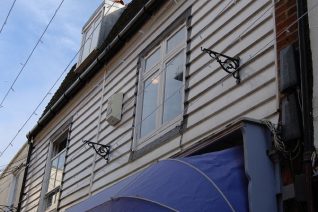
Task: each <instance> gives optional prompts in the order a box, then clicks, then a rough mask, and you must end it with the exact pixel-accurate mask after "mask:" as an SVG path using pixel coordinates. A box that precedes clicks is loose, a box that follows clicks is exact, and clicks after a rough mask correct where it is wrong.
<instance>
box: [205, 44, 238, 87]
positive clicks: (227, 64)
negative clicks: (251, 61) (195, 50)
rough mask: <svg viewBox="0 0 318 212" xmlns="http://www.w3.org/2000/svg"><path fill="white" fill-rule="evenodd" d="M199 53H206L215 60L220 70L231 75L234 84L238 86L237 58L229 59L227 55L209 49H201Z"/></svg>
mask: <svg viewBox="0 0 318 212" xmlns="http://www.w3.org/2000/svg"><path fill="white" fill-rule="evenodd" d="M201 51H203V52H204V53H207V54H208V55H209V56H210V57H211V58H212V59H213V60H216V61H217V62H218V63H219V64H220V66H221V68H222V69H223V70H224V71H225V72H227V73H228V74H231V75H232V76H233V77H234V78H235V79H236V83H237V84H239V83H240V82H241V78H240V72H239V70H240V58H239V57H229V56H227V55H224V54H221V53H218V52H215V51H212V50H210V49H205V48H202V47H201Z"/></svg>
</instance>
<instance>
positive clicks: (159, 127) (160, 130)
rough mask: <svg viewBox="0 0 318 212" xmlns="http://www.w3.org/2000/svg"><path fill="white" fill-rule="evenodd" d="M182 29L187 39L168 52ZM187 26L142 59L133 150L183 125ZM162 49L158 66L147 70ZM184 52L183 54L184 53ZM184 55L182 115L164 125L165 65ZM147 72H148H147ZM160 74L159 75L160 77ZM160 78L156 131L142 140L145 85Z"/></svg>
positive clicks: (166, 38)
mask: <svg viewBox="0 0 318 212" xmlns="http://www.w3.org/2000/svg"><path fill="white" fill-rule="evenodd" d="M182 28H185V36H184V37H185V39H184V40H183V41H180V44H179V45H177V46H176V47H175V48H174V49H173V50H171V51H170V52H168V53H167V52H166V50H167V41H168V40H169V39H170V38H171V37H173V36H174V35H175V34H176V33H177V32H179V31H180V30H181V29H182ZM186 41H187V26H186V24H185V23H183V24H182V25H179V26H178V28H175V29H174V31H172V32H171V33H170V34H169V36H167V37H165V38H164V39H163V40H161V41H160V43H159V44H158V45H156V46H154V47H153V48H152V49H151V50H150V51H148V53H147V54H146V55H145V56H143V57H142V58H141V67H140V71H139V83H138V95H137V109H136V119H135V131H134V145H133V149H134V150H138V149H141V148H142V147H144V146H145V145H147V144H149V143H151V142H152V141H154V140H155V139H157V138H159V137H160V136H162V135H163V134H165V133H167V132H169V131H170V130H172V129H173V128H175V127H176V126H178V125H180V124H181V121H182V118H183V111H184V105H183V102H184V87H185V71H186V47H187V42H186ZM158 48H160V51H161V53H160V55H161V59H160V60H159V62H158V63H157V64H155V65H154V66H153V67H152V68H150V69H149V70H147V71H146V70H145V63H146V60H147V59H148V58H149V56H151V55H152V54H153V53H154V52H155V51H156V50H158ZM182 52H183V53H182ZM180 53H181V54H183V56H184V58H183V67H184V69H183V84H182V89H180V90H181V96H182V97H181V103H180V104H181V105H180V107H181V113H180V114H179V115H178V116H176V117H175V118H173V119H172V120H170V121H168V122H164V123H163V107H164V87H165V86H164V85H165V80H166V79H165V70H164V69H165V64H167V63H168V62H169V61H170V60H171V59H172V58H174V57H175V56H177V55H178V54H180ZM145 71H146V72H145ZM158 73H159V75H158ZM153 75H155V76H160V85H159V88H158V89H159V92H158V97H157V99H158V101H160V102H158V103H157V108H158V109H157V111H156V129H155V130H154V131H152V132H150V133H148V134H147V135H145V136H143V137H142V138H141V136H140V128H141V121H142V106H143V99H144V92H143V90H144V84H145V82H146V81H147V80H148V79H149V78H150V77H151V76H153Z"/></svg>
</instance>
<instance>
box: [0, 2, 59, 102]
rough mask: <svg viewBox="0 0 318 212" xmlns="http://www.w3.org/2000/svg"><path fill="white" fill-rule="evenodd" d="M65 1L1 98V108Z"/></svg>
mask: <svg viewBox="0 0 318 212" xmlns="http://www.w3.org/2000/svg"><path fill="white" fill-rule="evenodd" d="M63 2H64V0H62V1H61V3H60V4H59V6H58V7H57V9H56V10H55V12H54V14H53V16H52V18H51V19H50V21H49V23H48V24H47V25H46V27H45V29H44V31H43V32H42V34H41V36H40V38H39V39H38V40H37V42H36V44H35V46H34V47H33V49H32V51H31V52H30V54H29V56H28V57H27V59H26V61H25V62H24V63H23V65H22V67H21V69H20V71H19V73H18V75H17V76H16V77H15V79H14V80H13V82H12V83H11V85H10V87H9V89H8V91H7V92H6V94H5V95H4V97H3V99H2V100H1V103H0V108H1V107H3V103H4V101H5V100H6V98H7V97H8V96H9V93H10V92H11V91H14V89H13V86H14V85H15V83H16V82H17V80H18V78H19V77H20V75H21V73H22V71H23V70H24V68H25V67H26V65H27V64H28V62H29V60H30V59H31V57H32V55H33V53H34V51H35V50H36V48H37V47H38V45H39V44H40V43H41V42H42V38H43V36H44V35H45V33H46V32H47V30H48V28H49V26H50V25H51V23H52V21H53V19H54V18H55V16H56V14H57V12H58V11H59V10H60V8H61V6H62V4H63Z"/></svg>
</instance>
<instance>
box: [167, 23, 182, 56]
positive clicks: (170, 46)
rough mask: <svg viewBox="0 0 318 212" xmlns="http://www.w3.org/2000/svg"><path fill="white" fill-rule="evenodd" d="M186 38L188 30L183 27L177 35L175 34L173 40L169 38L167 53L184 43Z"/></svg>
mask: <svg viewBox="0 0 318 212" xmlns="http://www.w3.org/2000/svg"><path fill="white" fill-rule="evenodd" d="M185 38H186V28H185V27H183V28H182V29H180V30H179V31H178V32H177V33H176V34H174V35H173V36H172V37H171V38H169V40H168V42H167V52H170V51H171V50H172V49H174V48H175V47H176V46H178V45H179V44H180V43H183V42H184V40H185Z"/></svg>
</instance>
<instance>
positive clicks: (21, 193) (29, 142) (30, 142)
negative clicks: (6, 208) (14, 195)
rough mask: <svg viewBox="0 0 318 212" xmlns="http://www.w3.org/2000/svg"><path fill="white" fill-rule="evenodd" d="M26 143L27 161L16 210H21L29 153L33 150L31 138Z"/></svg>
mask: <svg viewBox="0 0 318 212" xmlns="http://www.w3.org/2000/svg"><path fill="white" fill-rule="evenodd" d="M28 144H29V149H28V156H27V161H26V166H25V170H24V174H23V180H22V188H21V192H20V197H19V203H18V208H17V211H21V206H22V200H23V194H24V191H25V183H26V179H27V175H28V170H29V163H30V160H31V153H32V150H33V139H28Z"/></svg>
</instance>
